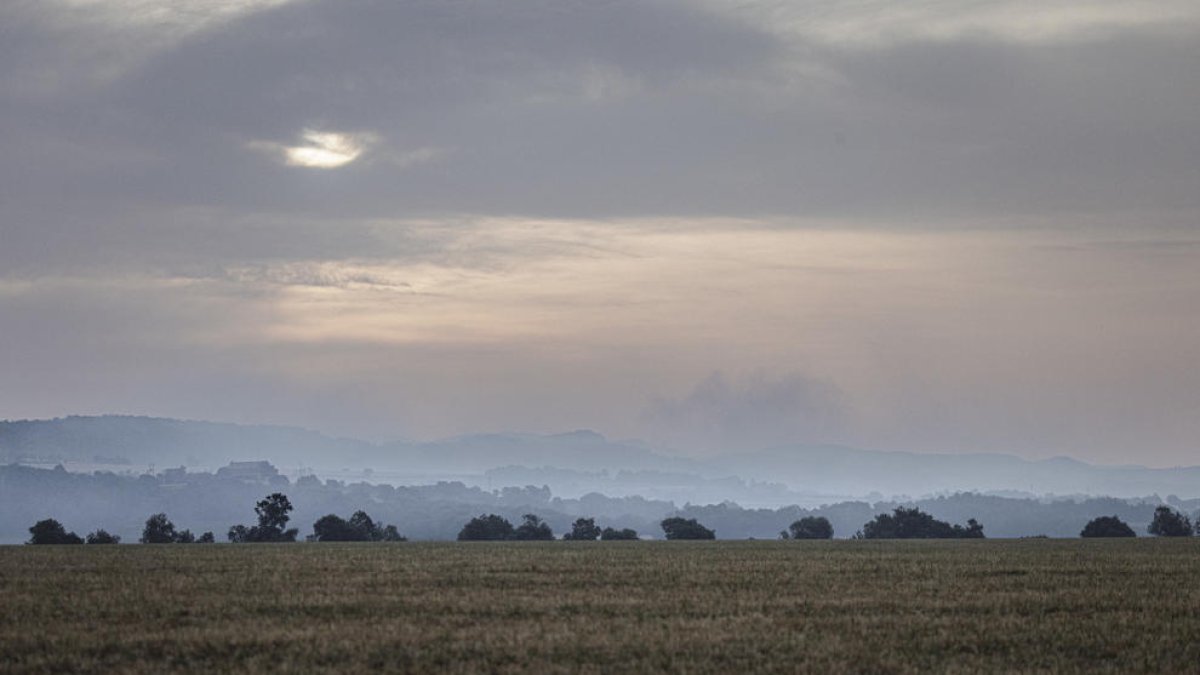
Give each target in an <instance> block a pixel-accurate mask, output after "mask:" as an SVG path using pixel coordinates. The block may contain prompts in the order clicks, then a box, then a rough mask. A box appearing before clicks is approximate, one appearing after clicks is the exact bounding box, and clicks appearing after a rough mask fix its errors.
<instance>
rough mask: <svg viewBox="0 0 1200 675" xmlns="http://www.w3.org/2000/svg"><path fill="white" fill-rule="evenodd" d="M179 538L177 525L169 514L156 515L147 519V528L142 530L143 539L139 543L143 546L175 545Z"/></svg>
mask: <svg viewBox="0 0 1200 675" xmlns="http://www.w3.org/2000/svg"><path fill="white" fill-rule="evenodd" d="M189 534H190V533H189ZM177 536H178V535H177V534H176V533H175V523H172V522H171V520H170V519H169V518H167V514H165V513H156V514H154V515H152V516H150V517H149V518H147V519H146V526H145V527H143V528H142V538H141V539H139V540H138V541H140V542H141V543H143V544H174V543H175V542H176V537H177Z"/></svg>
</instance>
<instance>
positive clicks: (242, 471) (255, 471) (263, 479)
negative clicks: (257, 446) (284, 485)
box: [217, 460, 284, 484]
mask: <svg viewBox="0 0 1200 675" xmlns="http://www.w3.org/2000/svg"><path fill="white" fill-rule="evenodd" d="M217 478H222V479H225V480H236V481H241V482H243V483H261V484H274V483H278V482H279V479H280V478H284V477H283V476H282V475H280V473H279V470H278V469H276V468H275V466H274V465H272V464H271V463H270V462H268V461H265V460H264V461H258V462H230V463H229V465H228V466H223V467H221V468H219V469H217Z"/></svg>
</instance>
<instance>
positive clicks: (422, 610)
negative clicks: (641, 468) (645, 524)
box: [0, 538, 1200, 673]
mask: <svg viewBox="0 0 1200 675" xmlns="http://www.w3.org/2000/svg"><path fill="white" fill-rule="evenodd" d="M0 610H2V611H0V671H2V672H12V673H44V672H131V673H163V672H170V671H184V670H188V671H224V672H229V671H253V672H264V671H278V672H290V673H294V672H377V671H436V672H516V671H528V670H532V671H539V672H544V671H572V672H578V671H584V672H597V673H600V672H618V671H621V672H628V671H642V672H649V671H675V672H713V673H728V672H747V671H760V672H761V671H776V672H794V671H797V670H807V671H815V672H828V671H861V672H925V671H930V670H936V671H962V672H966V671H999V670H1005V671H1043V672H1049V671H1067V672H1070V671H1089V672H1094V671H1112V672H1130V671H1138V672H1155V673H1162V672H1200V538H1197V539H1190V540H1149V539H1139V540H1107V541H1099V540H1092V541H1079V540H1076V541H1055V540H1021V541H998V540H997V541H947V542H879V541H858V542H846V541H843V542H765V541H764V542H704V543H699V542H697V543H684V542H605V543H588V542H570V543H568V542H554V543H540V544H534V543H513V544H487V543H479V544H454V543H405V544H292V545H245V546H232V545H208V546H203V545H195V546H178V545H176V546H159V547H155V546H108V547H104V546H75V547H33V546H23V547H22V546H9V547H0Z"/></svg>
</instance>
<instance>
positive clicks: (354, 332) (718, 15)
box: [0, 0, 1200, 466]
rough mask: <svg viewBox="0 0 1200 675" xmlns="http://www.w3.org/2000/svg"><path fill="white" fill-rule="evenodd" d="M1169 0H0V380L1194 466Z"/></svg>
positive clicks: (311, 415)
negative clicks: (1, 0)
mask: <svg viewBox="0 0 1200 675" xmlns="http://www.w3.org/2000/svg"><path fill="white" fill-rule="evenodd" d="M1198 63H1200V5H1198V4H1197V3H1195V2H1194V0H1162V1H1157V0H1149V1H1146V2H1138V3H1129V2H1108V1H1104V2H1074V3H1044V2H1024V1H1021V2H1016V1H1012V0H988V1H986V2H975V1H970V0H954V1H948V2H928V1H926V2H922V1H914V2H905V3H894V2H882V1H881V2H872V1H869V0H861V1H857V2H825V1H822V2H802V1H794V2H784V1H779V0H737V1H736V2H735V1H733V0H686V1H678V2H675V1H661V0H636V1H634V0H505V1H504V2H483V1H468V0H410V1H406V2H392V1H390V0H389V1H383V0H378V1H369V0H365V1H357V0H355V1H348V0H14V1H9V2H5V3H3V4H0V111H2V114H0V150H2V152H0V381H2V384H0V418H9V419H20V418H43V417H54V416H61V415H66V414H98V413H128V414H144V415H161V416H172V417H182V418H188V419H211V420H221V421H232V422H241V423H274V424H289V425H298V426H304V427H307V428H312V429H317V430H321V431H324V432H327V433H330V434H335V435H346V436H354V437H360V438H369V439H377V440H382V439H398V438H411V439H425V438H435V437H440V436H446V435H453V434H462V433H470V432H480V431H500V430H512V431H528V432H558V431H567V430H572V429H578V428H588V429H594V430H596V431H599V432H601V433H604V434H606V435H609V436H610V437H613V438H636V439H642V440H645V441H646V442H648V443H651V444H653V445H655V446H657V447H661V448H666V449H669V450H670V451H672V452H677V453H680V454H691V455H696V456H702V455H709V454H713V453H719V452H741V451H747V450H753V449H757V448H761V447H766V446H772V445H779V444H788V443H836V444H845V445H852V446H858V447H866V448H875V449H884V450H906V451H921V452H942V453H956V452H1005V453H1012V454H1016V455H1020V456H1024V457H1031V458H1038V457H1051V456H1056V455H1070V456H1073V457H1077V458H1080V459H1084V460H1088V461H1093V462H1100V463H1116V464H1122V463H1139V464H1148V465H1154V466H1171V465H1177V464H1197V463H1200V309H1198V308H1200V114H1197V111H1200V68H1198V67H1197V64H1198Z"/></svg>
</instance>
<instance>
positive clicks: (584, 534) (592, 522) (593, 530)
mask: <svg viewBox="0 0 1200 675" xmlns="http://www.w3.org/2000/svg"><path fill="white" fill-rule="evenodd" d="M600 534H601V532H600V528H598V527H596V519H595V518H579V519H577V520H576V521H575V523H574V524H572V525H571V531H570V532H567V533H566V534H564V535H563V539H569V540H572V541H596V539H598V538H599V537H600Z"/></svg>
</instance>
